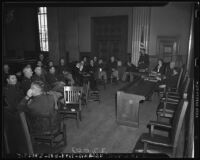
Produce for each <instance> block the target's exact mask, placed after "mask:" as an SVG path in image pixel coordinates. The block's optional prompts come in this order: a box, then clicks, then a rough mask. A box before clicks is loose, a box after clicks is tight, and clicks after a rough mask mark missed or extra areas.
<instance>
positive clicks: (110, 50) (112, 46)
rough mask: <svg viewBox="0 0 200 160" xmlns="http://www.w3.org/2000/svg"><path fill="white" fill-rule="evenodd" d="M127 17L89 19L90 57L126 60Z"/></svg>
mask: <svg viewBox="0 0 200 160" xmlns="http://www.w3.org/2000/svg"><path fill="white" fill-rule="evenodd" d="M127 39H128V16H112V17H93V18H91V46H92V55H93V56H97V57H100V58H103V59H105V60H108V59H109V57H110V56H115V57H116V58H119V59H120V60H122V61H125V60H126V59H127V57H128V56H127Z"/></svg>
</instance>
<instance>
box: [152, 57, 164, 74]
mask: <svg viewBox="0 0 200 160" xmlns="http://www.w3.org/2000/svg"><path fill="white" fill-rule="evenodd" d="M153 72H155V73H159V74H160V75H164V74H165V66H164V64H163V60H162V59H158V64H157V65H156V66H155V68H154V70H153Z"/></svg>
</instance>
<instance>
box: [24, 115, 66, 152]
mask: <svg viewBox="0 0 200 160" xmlns="http://www.w3.org/2000/svg"><path fill="white" fill-rule="evenodd" d="M26 117H27V122H28V126H29V130H30V134H31V138H32V141H33V142H36V143H37V142H42V143H48V144H50V147H51V150H52V151H53V149H54V147H56V146H57V145H58V144H60V143H61V142H64V146H65V145H67V135H66V125H65V124H63V123H62V119H61V117H60V115H59V114H58V113H57V112H56V111H55V113H52V114H40V115H38V114H33V113H26ZM60 135H61V136H62V137H60V140H58V139H57V138H58V137H59V136H60Z"/></svg>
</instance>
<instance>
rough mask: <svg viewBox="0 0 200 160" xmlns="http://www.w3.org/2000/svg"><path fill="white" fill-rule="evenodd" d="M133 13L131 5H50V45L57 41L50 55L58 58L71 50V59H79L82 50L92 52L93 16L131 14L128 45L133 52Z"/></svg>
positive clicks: (51, 48) (129, 51)
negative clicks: (91, 20) (91, 26)
mask: <svg viewBox="0 0 200 160" xmlns="http://www.w3.org/2000/svg"><path fill="white" fill-rule="evenodd" d="M131 13H132V10H131V8H130V7H92V8H90V7H84V8H83V7H79V8H78V7H57V8H56V7H48V14H49V15H48V23H49V38H50V42H49V43H50V44H49V45H54V43H55V46H50V57H52V58H53V57H54V59H55V57H56V60H57V59H58V58H59V57H65V54H66V52H69V59H70V60H69V61H74V60H79V53H80V52H91V34H90V33H91V28H90V25H91V24H90V19H91V17H98V16H117V15H128V16H129V23H128V42H129V43H128V46H127V47H128V53H131V43H130V42H131V22H132V21H131ZM55 23H56V24H55ZM57 29H58V30H57ZM57 40H58V44H57V42H56V41H57ZM57 47H58V48H57ZM55 53H58V55H57V56H56V55H55ZM52 54H53V55H52ZM56 63H57V62H56Z"/></svg>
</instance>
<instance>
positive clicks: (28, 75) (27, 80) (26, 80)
mask: <svg viewBox="0 0 200 160" xmlns="http://www.w3.org/2000/svg"><path fill="white" fill-rule="evenodd" d="M23 74H24V77H23V79H22V82H21V88H22V90H23V92H24V94H26V92H27V91H28V89H29V88H30V86H31V83H32V81H33V80H32V75H33V71H32V69H31V68H30V67H29V66H26V67H25V68H24V69H23Z"/></svg>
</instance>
